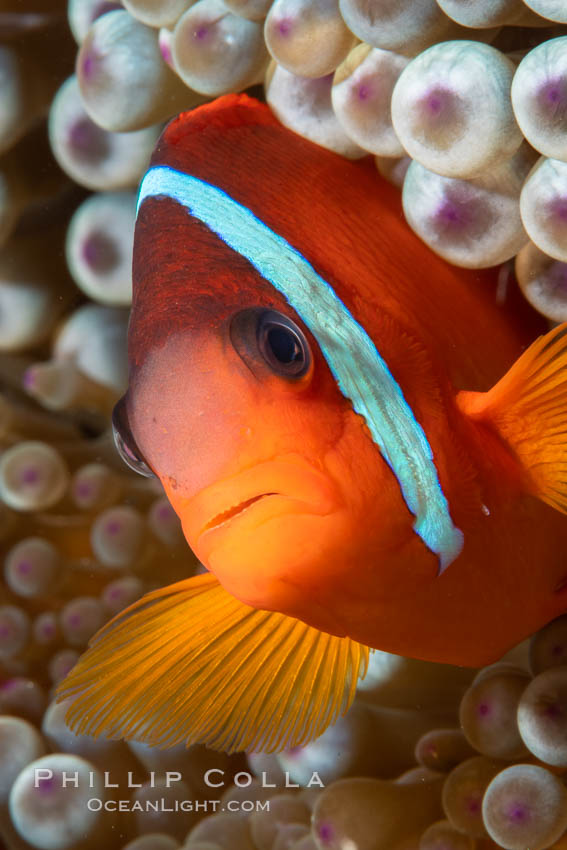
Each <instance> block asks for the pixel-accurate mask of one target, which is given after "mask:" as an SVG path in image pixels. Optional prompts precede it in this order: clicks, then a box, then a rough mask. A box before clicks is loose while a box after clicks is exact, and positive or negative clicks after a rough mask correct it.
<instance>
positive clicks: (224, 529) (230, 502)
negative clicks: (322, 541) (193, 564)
mask: <svg viewBox="0 0 567 850" xmlns="http://www.w3.org/2000/svg"><path fill="white" fill-rule="evenodd" d="M342 503H343V500H342V499H341V497H340V493H339V490H338V487H337V485H336V484H335V483H334V481H332V479H331V478H330V477H329V476H328V475H326V474H325V473H322V472H319V471H318V470H317V469H315V468H314V467H313V466H312V465H311V464H310V463H308V462H307V461H305V460H303V459H302V458H299V457H296V456H293V457H290V458H287V459H284V458H278V459H276V460H270V461H263V462H260V463H258V464H255V465H254V466H251V467H248V468H247V469H245V470H244V471H243V472H240V473H238V474H236V475H233V476H230V477H228V478H225V479H223V480H221V481H218V482H215V484H212V485H210V486H209V487H206V488H205V489H204V490H201V492H200V493H198V494H197V495H196V496H194V497H193V498H192V499H190V500H188V502H187V503H186V506H185V507H184V509H183V528H184V531H185V534H186V537H187V539H188V540H189V542H190V543H191V545H192V547H193V548H194V549H195V551H196V553H197V555H198V556H199V557H200V558H201V560H203V561H204V563H207V561H208V559H209V556H210V555H211V553H212V552H213V550H214V549H216V548H217V546H219V545H221V543H222V544H224V542H225V538H226V537H227V536H228V535H231V534H233V533H236V532H237V531H238V530H239V529H240V531H242V532H243V533H249V534H253V533H254V528H255V527H257V526H258V525H260V524H262V523H264V522H266V521H268V520H270V519H274V518H277V517H279V516H284V515H285V514H313V515H316V516H326V515H327V514H330V513H333V512H334V511H336V510H338V509H339V508H340V507H341V504H342Z"/></svg>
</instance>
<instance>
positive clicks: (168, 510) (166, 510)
mask: <svg viewBox="0 0 567 850" xmlns="http://www.w3.org/2000/svg"><path fill="white" fill-rule="evenodd" d="M158 516H159V518H160V519H164V520H165V519H172V517H173V508H172V507H171V506H170V505H161V506H160V509H159V511H158Z"/></svg>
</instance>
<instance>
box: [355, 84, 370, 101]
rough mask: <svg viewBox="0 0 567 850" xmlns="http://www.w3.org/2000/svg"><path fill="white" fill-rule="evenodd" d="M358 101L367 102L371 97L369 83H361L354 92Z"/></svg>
mask: <svg viewBox="0 0 567 850" xmlns="http://www.w3.org/2000/svg"><path fill="white" fill-rule="evenodd" d="M356 93H357V95H358V99H359V100H368V98H369V97H370V96H371V95H372V86H371V85H370V84H369V83H361V84H360V85H359V87H358V89H357V90H356Z"/></svg>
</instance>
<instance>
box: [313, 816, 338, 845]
mask: <svg viewBox="0 0 567 850" xmlns="http://www.w3.org/2000/svg"><path fill="white" fill-rule="evenodd" d="M334 832H335V831H334V829H333V827H332V826H331V824H330V823H327V822H326V821H322V822H321V823H320V824H319V826H318V827H317V835H318V836H319V838H320V839H321V841H322V842H323V844H328V843H329V842H330V841H332V840H333V835H334Z"/></svg>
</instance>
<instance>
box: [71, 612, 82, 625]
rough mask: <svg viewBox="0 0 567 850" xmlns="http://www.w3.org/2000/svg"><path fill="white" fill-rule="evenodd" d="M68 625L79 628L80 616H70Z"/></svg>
mask: <svg viewBox="0 0 567 850" xmlns="http://www.w3.org/2000/svg"><path fill="white" fill-rule="evenodd" d="M68 623H69V625H70V626H80V625H81V616H80V614H71V616H70V617H69V619H68Z"/></svg>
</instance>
